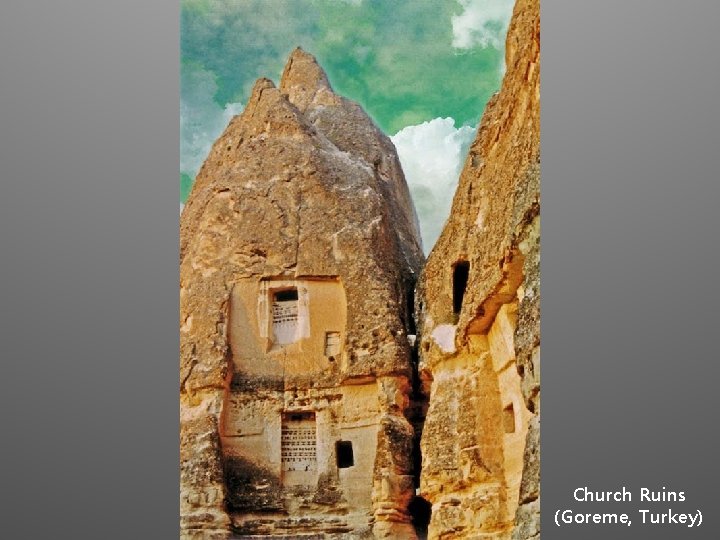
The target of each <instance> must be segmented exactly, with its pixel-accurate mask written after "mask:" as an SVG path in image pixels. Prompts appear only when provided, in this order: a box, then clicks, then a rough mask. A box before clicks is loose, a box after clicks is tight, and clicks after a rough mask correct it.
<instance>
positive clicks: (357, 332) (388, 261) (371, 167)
mask: <svg viewBox="0 0 720 540" xmlns="http://www.w3.org/2000/svg"><path fill="white" fill-rule="evenodd" d="M180 250H181V263H180V282H181V283H180V287H181V293H180V294H181V295H180V327H181V361H180V370H181V389H180V402H181V427H182V439H181V446H182V448H181V452H182V459H181V514H182V520H183V521H182V531H183V537H184V538H211V537H217V538H226V537H229V535H230V534H232V533H231V531H234V532H235V534H270V535H283V534H292V533H293V531H295V532H297V531H298V530H302V531H303V532H304V533H310V532H316V533H318V534H327V535H333V534H334V535H341V536H344V537H347V536H356V537H362V536H363V535H365V536H367V535H370V534H374V535H375V536H376V537H399V538H412V537H413V536H414V532H413V529H412V527H411V526H410V524H409V515H408V511H407V506H408V503H409V501H410V499H411V498H412V496H413V490H414V487H413V476H412V474H413V470H412V459H411V450H412V441H413V429H412V427H411V426H410V424H409V422H408V420H407V419H406V416H405V413H406V410H407V408H408V405H409V394H410V391H411V378H412V366H411V348H410V345H409V342H408V337H407V336H408V333H410V330H411V313H409V309H408V304H409V303H411V301H410V302H409V299H410V297H411V295H412V289H413V287H414V284H415V281H416V278H417V275H418V273H419V271H420V267H421V264H422V260H423V256H422V251H421V246H420V242H419V234H418V227H417V219H416V216H415V211H414V208H413V206H412V202H411V200H410V196H409V192H408V189H407V185H406V183H405V180H404V177H403V175H402V171H401V169H400V165H399V160H398V158H397V155H396V153H395V150H394V147H393V145H392V143H391V142H390V140H389V139H388V138H387V137H386V136H385V135H384V134H382V133H381V132H380V131H379V130H378V129H377V128H376V127H375V126H374V124H373V123H372V121H371V120H370V119H369V117H368V116H367V115H366V114H365V113H364V112H363V111H362V109H361V108H360V107H359V106H358V105H357V104H355V103H352V102H350V101H348V100H346V99H344V98H342V97H340V96H337V95H336V94H335V93H334V92H333V91H332V88H331V87H330V85H329V83H328V81H327V77H326V76H325V74H324V73H323V72H322V69H321V68H320V67H319V66H318V65H317V63H316V62H315V60H314V58H312V56H310V55H309V54H307V53H304V52H303V51H301V50H299V49H298V50H296V51H294V52H293V54H292V55H291V57H290V59H289V61H288V64H287V66H286V68H285V72H284V73H283V76H282V80H281V84H280V87H279V88H275V86H274V85H273V83H272V82H270V81H269V80H266V79H261V80H259V81H258V82H257V83H256V85H255V87H254V89H253V92H252V96H251V98H250V100H249V102H248V104H247V106H246V108H245V110H244V111H243V113H242V114H241V115H239V116H237V117H235V118H233V120H232V121H231V122H230V124H229V126H228V127H227V129H226V130H225V132H224V133H223V134H222V136H221V137H220V138H219V139H218V140H217V141H216V143H215V144H214V146H213V148H212V150H211V152H210V155H209V156H208V158H207V160H206V162H205V164H204V165H203V167H202V169H201V170H200V173H199V174H198V177H197V179H196V182H195V184H194V186H193V189H192V192H191V194H190V197H189V198H188V201H187V204H186V205H185V208H184V211H183V214H182V216H181V237H180ZM332 284H335V285H332ZM287 288H297V289H298V295H299V299H298V302H299V304H298V310H299V311H298V313H299V315H298V324H299V325H300V326H302V330H300V331H299V333H298V334H297V336H298V339H297V340H295V341H293V339H294V338H292V339H291V340H290V341H291V342H290V343H284V342H283V340H287V337H284V338H282V339H280V338H279V337H278V336H279V334H280V333H281V332H280V330H278V329H277V328H276V329H274V327H272V325H271V323H270V322H269V321H270V319H271V318H272V316H273V312H272V307H271V304H272V301H273V297H272V296H270V295H271V293H272V291H273V290H275V289H277V290H279V289H287ZM300 304H301V305H300ZM293 332H294V330H293V331H292V332H291V334H293V335H295V334H294V333H293ZM326 332H336V333H337V335H338V344H336V345H335V344H334V345H333V346H334V347H335V346H337V347H338V348H339V349H340V353H339V354H338V355H337V357H335V355H331V354H326V353H325V349H324V342H323V338H324V336H323V335H318V334H324V333H326ZM333 339H335V338H334V337H333ZM331 356H332V358H331ZM292 414H298V415H303V414H306V415H308V416H307V418H308V420H307V422H310V420H309V419H310V418H312V422H314V424H311V423H308V424H305V425H306V426H314V429H315V437H316V441H317V444H316V447H315V448H314V452H315V453H314V457H313V459H314V461H313V462H312V465H307V463H305V462H303V463H305V465H306V466H307V467H308V469H309V470H308V471H295V470H289V469H288V467H289V465H288V464H287V463H285V464H283V459H282V455H283V452H285V453H286V455H289V454H288V452H290V450H288V449H287V448H285V449H283V440H286V441H287V440H288V436H285V439H283V436H284V435H283V433H285V434H286V435H287V433H290V432H293V429H294V428H293V427H292V426H291V425H290V424H287V423H288V422H292V421H293V420H292V419H291V418H290V417H289V416H287V415H292ZM309 415H313V416H309ZM286 424H287V425H286ZM292 425H293V426H294V424H292ZM298 425H299V424H298ZM308 429H311V428H309V427H308ZM304 433H309V432H304ZM337 441H346V442H351V443H352V445H353V457H354V459H355V462H356V464H355V465H352V466H350V467H347V468H345V467H342V468H341V467H339V466H338V463H337V460H338V459H339V458H338V457H337V455H336V454H337V452H338V450H337V449H336V448H335V446H334V445H335V443H336V442H337ZM303 459H304V458H303ZM371 531H372V532H371Z"/></svg>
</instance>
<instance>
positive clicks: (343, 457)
mask: <svg viewBox="0 0 720 540" xmlns="http://www.w3.org/2000/svg"><path fill="white" fill-rule="evenodd" d="M335 458H336V459H337V466H338V469H347V468H348V467H352V466H353V465H355V458H354V456H353V447H352V442H350V441H337V442H336V443H335Z"/></svg>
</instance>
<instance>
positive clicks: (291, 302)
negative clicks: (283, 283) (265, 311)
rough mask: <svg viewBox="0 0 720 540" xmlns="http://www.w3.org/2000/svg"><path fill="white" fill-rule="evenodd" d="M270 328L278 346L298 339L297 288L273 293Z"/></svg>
mask: <svg viewBox="0 0 720 540" xmlns="http://www.w3.org/2000/svg"><path fill="white" fill-rule="evenodd" d="M272 327H273V336H274V338H275V339H274V341H275V343H277V344H278V345H287V344H289V343H294V342H295V341H297V339H298V291H297V288H292V289H285V290H281V291H275V292H274V293H273V302H272Z"/></svg>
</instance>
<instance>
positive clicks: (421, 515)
mask: <svg viewBox="0 0 720 540" xmlns="http://www.w3.org/2000/svg"><path fill="white" fill-rule="evenodd" d="M408 512H409V513H410V516H411V517H412V522H413V526H414V527H415V532H416V533H417V535H418V538H419V539H420V540H425V539H426V538H427V534H428V525H430V516H431V514H432V505H431V504H430V503H429V502H428V501H426V500H425V499H423V498H422V497H414V498H413V500H412V501H410V504H409V505H408Z"/></svg>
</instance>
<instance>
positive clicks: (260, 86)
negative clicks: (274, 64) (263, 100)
mask: <svg viewBox="0 0 720 540" xmlns="http://www.w3.org/2000/svg"><path fill="white" fill-rule="evenodd" d="M268 88H275V84H273V82H272V81H271V80H270V79H266V78H265V77H261V78H260V79H258V80H257V81H255V85H254V86H253V89H252V92H251V93H250V100H249V103H254V102H255V101H257V100H258V99H260V94H262V92H263V90H267V89H268Z"/></svg>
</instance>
